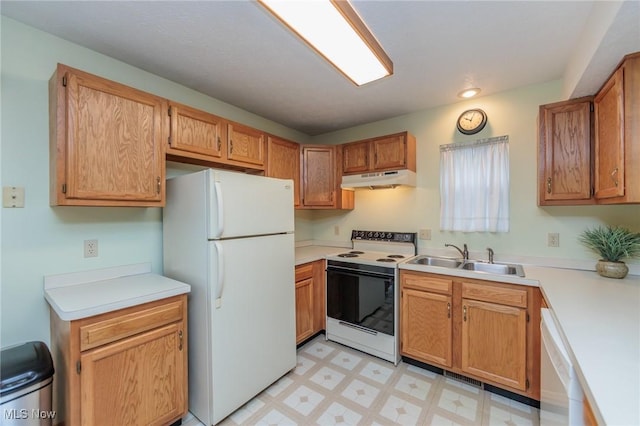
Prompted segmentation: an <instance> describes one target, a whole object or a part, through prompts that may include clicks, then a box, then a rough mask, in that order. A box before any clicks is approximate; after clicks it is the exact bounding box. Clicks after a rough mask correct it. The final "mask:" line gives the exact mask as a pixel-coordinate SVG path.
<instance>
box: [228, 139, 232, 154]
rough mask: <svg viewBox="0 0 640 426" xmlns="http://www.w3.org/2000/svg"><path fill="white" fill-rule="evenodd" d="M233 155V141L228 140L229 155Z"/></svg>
mask: <svg viewBox="0 0 640 426" xmlns="http://www.w3.org/2000/svg"><path fill="white" fill-rule="evenodd" d="M231 153H233V139H229V154H231Z"/></svg>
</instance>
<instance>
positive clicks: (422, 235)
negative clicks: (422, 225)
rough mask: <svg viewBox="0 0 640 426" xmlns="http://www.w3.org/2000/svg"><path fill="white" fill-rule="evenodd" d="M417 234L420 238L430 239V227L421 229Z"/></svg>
mask: <svg viewBox="0 0 640 426" xmlns="http://www.w3.org/2000/svg"><path fill="white" fill-rule="evenodd" d="M418 236H419V237H420V239H421V240H430V239H431V229H421V230H420V232H419V233H418Z"/></svg>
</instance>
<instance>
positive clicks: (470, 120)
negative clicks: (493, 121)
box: [457, 108, 487, 135]
mask: <svg viewBox="0 0 640 426" xmlns="http://www.w3.org/2000/svg"><path fill="white" fill-rule="evenodd" d="M486 124H487V114H486V113H485V112H484V111H483V110H481V109H479V108H476V109H468V110H466V111H464V112H463V113H462V114H460V117H458V123H457V127H458V130H459V131H460V133H464V134H465V135H474V134H476V133H478V132H479V131H480V130H482V129H484V126H485V125H486Z"/></svg>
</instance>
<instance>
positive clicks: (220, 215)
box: [213, 181, 224, 238]
mask: <svg viewBox="0 0 640 426" xmlns="http://www.w3.org/2000/svg"><path fill="white" fill-rule="evenodd" d="M213 186H214V188H215V193H216V206H217V208H218V212H217V213H218V214H217V215H216V216H217V218H218V230H217V231H218V232H217V234H216V236H215V237H214V238H220V237H221V236H222V233H223V232H224V208H223V205H222V199H223V197H222V184H221V183H220V182H219V181H215V182H214V184H213Z"/></svg>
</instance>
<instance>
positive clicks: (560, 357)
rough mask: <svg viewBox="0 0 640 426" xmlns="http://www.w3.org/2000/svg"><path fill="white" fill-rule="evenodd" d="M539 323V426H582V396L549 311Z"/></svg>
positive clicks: (545, 310)
mask: <svg viewBox="0 0 640 426" xmlns="http://www.w3.org/2000/svg"><path fill="white" fill-rule="evenodd" d="M541 318H542V321H541V323H540V334H541V356H540V425H541V426H556V425H558V426H559V425H563V426H564V425H583V414H582V409H583V408H582V405H583V393H582V389H581V388H580V385H579V383H578V379H577V378H576V374H575V370H574V368H573V365H572V363H571V360H570V359H569V355H568V353H567V350H566V349H565V347H564V344H563V343H562V339H561V338H560V333H559V332H558V329H557V327H556V324H555V321H554V319H553V316H552V314H551V312H550V310H549V309H542V312H541Z"/></svg>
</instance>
